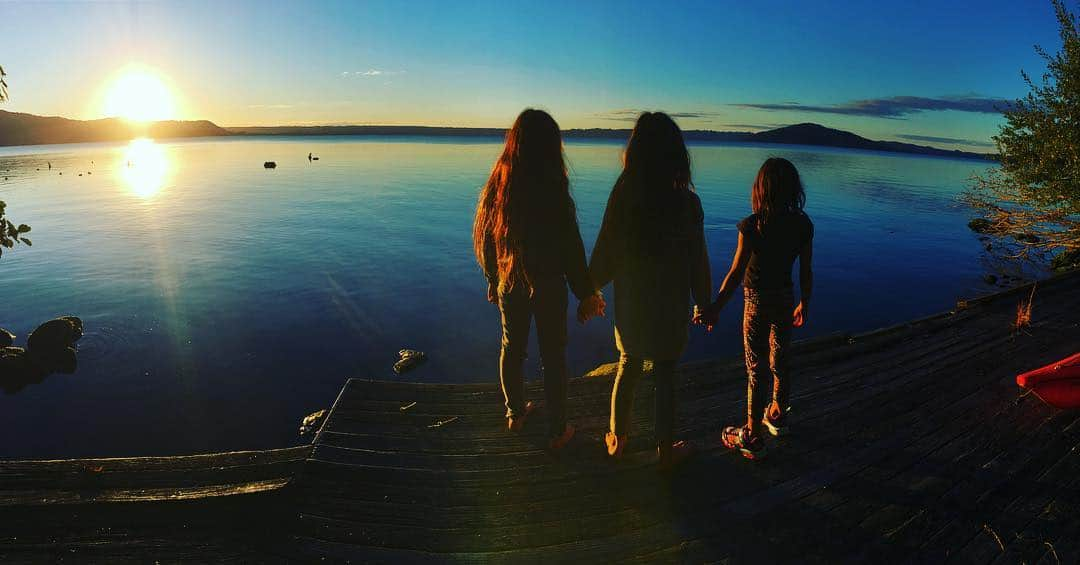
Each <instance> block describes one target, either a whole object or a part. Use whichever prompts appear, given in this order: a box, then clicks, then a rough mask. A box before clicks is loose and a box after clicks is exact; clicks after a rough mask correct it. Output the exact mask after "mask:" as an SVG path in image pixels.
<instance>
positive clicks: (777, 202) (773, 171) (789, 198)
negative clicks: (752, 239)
mask: <svg viewBox="0 0 1080 565" xmlns="http://www.w3.org/2000/svg"><path fill="white" fill-rule="evenodd" d="M750 193H751V196H750V201H751V205H752V206H753V209H754V213H755V214H757V215H758V225H757V229H758V232H760V233H762V234H764V233H765V229H766V228H767V227H768V225H769V221H770V220H772V219H774V218H776V217H777V216H778V215H779V214H782V213H785V212H796V211H801V210H802V209H803V207H804V206H806V191H805V190H803V185H802V180H801V179H800V178H799V170H798V169H796V168H795V165H793V164H791V161H788V160H787V159H784V158H782V157H770V158H768V159H766V160H765V163H764V164H762V165H761V168H760V169H758V173H757V178H755V179H754V187H753V189H752V190H751V191H750Z"/></svg>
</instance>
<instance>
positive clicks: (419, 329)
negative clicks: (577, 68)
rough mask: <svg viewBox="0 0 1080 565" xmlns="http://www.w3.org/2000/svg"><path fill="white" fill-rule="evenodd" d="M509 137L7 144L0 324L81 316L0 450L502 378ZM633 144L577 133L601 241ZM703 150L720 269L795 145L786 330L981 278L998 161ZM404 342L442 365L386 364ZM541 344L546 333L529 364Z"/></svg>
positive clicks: (588, 230) (71, 444)
mask: <svg viewBox="0 0 1080 565" xmlns="http://www.w3.org/2000/svg"><path fill="white" fill-rule="evenodd" d="M500 141H501V140H498V139H480V140H461V139H424V138H376V137H330V138H312V137H305V138H238V139H209V140H189V141H179V142H167V143H160V142H159V143H156V144H155V143H153V142H138V143H134V144H80V145H63V146H43V147H21V148H18V147H16V148H0V179H2V180H0V199H2V200H5V201H7V203H8V215H9V216H10V217H11V219H12V220H14V221H17V222H25V223H28V224H31V225H32V226H33V233H32V234H30V235H31V236H32V238H33V241H34V246H33V247H32V248H27V247H21V248H17V249H15V250H12V251H8V252H7V253H5V254H4V256H3V258H2V259H0V288H2V289H3V290H2V294H0V327H6V328H8V329H10V330H12V331H14V332H16V333H17V334H19V339H18V343H19V344H20V345H21V344H24V343H25V339H26V335H27V334H28V333H29V332H30V331H31V330H33V329H34V327H36V326H37V324H39V323H41V322H43V321H45V320H48V319H51V318H53V317H56V316H59V315H64V314H73V315H77V316H80V317H82V319H83V321H84V322H85V326H86V335H85V336H84V337H83V339H82V341H80V342H79V347H78V349H79V369H78V371H77V372H76V373H75V374H74V375H53V376H51V377H49V378H48V379H46V380H45V381H44V382H43V383H41V384H34V385H30V386H28V387H26V388H25V389H23V390H22V391H21V392H19V393H17V394H14V395H2V394H0V430H2V431H0V457H16V458H23V457H72V456H113V455H147V454H174V453H193V452H202V451H211V450H227V449H258V448H270V447H282V446H287V445H292V444H295V443H296V442H297V441H298V437H297V427H298V425H299V421H300V419H301V418H302V417H303V416H304V415H305V414H308V413H310V412H312V411H314V410H318V409H320V408H324V407H327V406H329V405H330V403H331V402H333V400H334V398H335V395H336V394H337V392H338V390H339V389H340V387H341V385H342V384H343V382H344V380H345V379H346V378H347V377H351V376H356V377H364V378H374V379H400V380H404V379H408V380H417V381H428V382H436V381H438V382H450V381H492V382H495V381H496V380H497V358H498V348H499V335H500V334H499V332H500V330H499V317H498V312H497V310H496V308H495V307H494V306H492V305H490V304H488V303H487V302H486V300H485V296H484V293H485V288H486V287H485V283H484V279H483V277H482V275H481V274H480V271H479V269H478V268H477V266H476V264H475V262H474V259H473V257H472V247H471V243H470V239H471V233H470V230H471V222H472V214H473V210H474V206H475V202H476V196H477V192H478V187H479V186H480V184H481V183H482V182H484V180H485V178H486V175H487V173H488V171H489V170H490V167H491V164H492V163H493V161H494V159H495V157H496V156H497V155H498V153H499V150H500V148H501V144H500ZM620 150H621V146H620V145H619V144H616V143H609V142H570V143H568V144H567V147H566V152H567V157H568V159H569V162H570V164H571V168H572V174H571V180H572V186H573V191H574V194H575V197H576V199H577V203H578V210H579V217H580V221H581V228H582V233H583V236H584V238H585V241H586V246H587V247H589V248H590V249H591V246H592V242H593V241H594V239H595V237H596V234H597V231H598V230H599V227H600V226H599V224H600V219H601V216H602V214H603V206H604V203H605V202H606V199H607V195H608V191H609V190H610V188H611V185H612V183H613V182H614V180H615V178H616V176H617V175H618V172H619V153H620ZM308 152H314V153H315V154H316V155H317V156H319V157H320V160H319V161H316V162H313V163H309V162H308V160H307V154H308ZM692 156H693V166H694V180H695V182H696V184H697V189H698V193H699V194H700V196H701V199H702V202H703V204H704V207H705V215H706V229H707V236H708V240H709V252H710V255H711V257H712V265H713V276H714V281H716V282H717V284H718V283H719V279H720V277H722V276H723V274H724V273H725V272H726V269H727V267H728V265H729V264H730V261H731V254H732V251H733V249H734V245H735V241H736V230H735V223H736V222H737V221H738V220H739V219H740V218H742V217H743V216H745V215H746V214H747V213H748V211H749V207H750V197H749V187H750V183H751V182H752V180H753V177H754V173H755V172H756V170H757V167H758V166H760V164H761V162H762V161H763V160H764V159H765V158H767V157H769V156H783V157H787V158H788V159H791V160H792V161H793V162H794V163H795V164H796V165H797V166H798V168H799V170H800V171H801V172H802V174H803V178H804V181H805V184H806V189H807V212H808V213H809V214H810V216H811V217H812V218H813V220H814V222H815V223H816V226H817V235H816V243H815V252H814V259H815V265H814V267H815V275H816V279H815V292H814V308H813V310H812V311H811V317H810V321H809V324H808V326H807V327H806V328H804V329H802V330H799V331H797V332H796V338H806V337H812V336H814V335H821V334H826V333H830V332H834V331H838V330H845V331H860V330H869V329H873V328H877V327H881V326H885V325H888V324H892V323H896V322H900V321H902V320H906V319H910V318H915V317H919V316H924V315H928V314H931V313H934V312H937V311H941V310H945V309H948V308H950V307H952V306H953V305H954V304H955V301H956V299H957V298H958V297H963V296H971V295H974V294H979V293H984V292H987V291H988V290H990V289H989V288H988V287H985V286H984V283H982V281H981V277H982V275H983V274H984V273H985V272H986V271H985V269H986V267H985V264H984V263H985V261H986V258H985V257H984V252H983V248H982V245H981V244H980V242H979V241H978V240H977V238H976V236H975V235H974V234H972V233H971V232H970V231H969V230H968V229H967V227H966V225H965V224H966V222H967V220H968V219H969V217H970V216H971V213H970V211H968V210H966V209H965V208H964V207H963V206H962V205H959V204H958V203H957V200H956V196H957V194H958V193H959V192H960V191H961V190H962V189H963V187H964V185H965V183H966V179H967V178H968V177H969V176H970V175H971V174H972V173H973V172H976V171H980V170H982V169H983V168H985V167H986V164H985V163H981V162H978V161H965V160H950V159H941V158H926V157H916V156H904V155H891V154H879V153H870V152H858V151H848V150H838V149H824V148H812V147H801V146H778V145H772V146H755V145H696V146H693V147H692ZM267 160H274V161H277V164H278V167H277V169H276V170H264V169H263V166H262V163H263V161H267ZM48 163H51V165H52V169H51V170H49V169H48ZM39 169H40V170H39ZM61 172H62V173H63V174H62V175H61V174H60V173H61ZM80 173H82V176H79V174H80ZM608 296H609V297H610V296H611V292H610V289H609V291H608ZM571 302H572V304H571V308H573V307H574V306H575V305H576V301H573V300H572V301H571ZM740 318H741V304H740V303H739V302H737V301H735V302H733V303H732V304H731V305H730V306H729V307H728V308H727V310H726V311H725V312H724V314H723V318H722V320H721V324H720V326H719V327H718V328H717V329H716V330H714V332H713V333H712V334H709V335H706V334H705V333H704V332H703V331H702V330H700V329H697V328H695V329H694V330H692V332H691V336H692V337H691V341H690V347H689V349H688V351H687V353H686V359H696V358H703V357H708V356H717V355H720V356H732V355H738V354H739V353H740V351H741V337H740V325H739V324H740V322H739V320H740ZM403 347H410V348H416V349H421V350H423V351H426V352H427V353H428V356H429V361H428V362H427V363H426V364H424V365H422V366H421V367H420V368H418V369H417V370H415V371H413V372H410V373H408V374H406V375H405V376H397V375H395V374H394V373H393V371H392V369H391V367H392V365H393V363H394V361H395V360H396V359H397V351H398V350H399V349H401V348H403ZM537 357H538V355H537V353H536V349H535V344H533V347H532V349H531V350H530V361H529V369H528V371H529V374H530V375H536V373H537V369H536V360H537ZM569 359H570V367H571V370H572V371H573V372H574V373H581V372H584V371H587V370H589V369H592V368H593V367H595V366H596V365H597V364H599V363H604V362H609V361H613V360H615V359H616V352H615V349H614V343H613V338H612V324H611V322H610V320H595V321H593V322H590V324H589V325H587V326H585V327H581V326H578V325H577V324H576V323H573V322H571V327H570V347H569ZM530 378H532V377H530ZM797 378H798V377H797V376H796V379H797ZM795 386H796V387H797V386H798V384H797V380H796V385H795ZM491 409H492V410H493V411H498V410H500V407H499V406H492V407H491Z"/></svg>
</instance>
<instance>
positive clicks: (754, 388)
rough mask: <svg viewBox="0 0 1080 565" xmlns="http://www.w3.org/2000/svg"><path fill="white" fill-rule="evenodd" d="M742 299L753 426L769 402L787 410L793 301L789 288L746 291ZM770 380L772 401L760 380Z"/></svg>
mask: <svg viewBox="0 0 1080 565" xmlns="http://www.w3.org/2000/svg"><path fill="white" fill-rule="evenodd" d="M743 297H744V306H743V353H744V354H745V355H746V374H747V377H748V379H747V385H746V412H747V417H748V419H749V421H751V422H755V423H756V422H760V419H761V418H762V417H763V416H764V414H765V408H766V407H767V406H768V404H769V402H770V401H775V402H776V403H777V405H779V407H780V409H781V410H783V409H785V408H786V407H787V403H788V394H789V390H790V384H791V374H790V373H789V370H788V369H789V367H788V350H789V349H790V348H791V323H792V318H791V316H792V307H793V305H794V302H795V300H794V295H793V293H792V290H791V289H790V288H788V289H781V290H766V291H757V290H754V289H749V288H746V289H743ZM766 362H767V363H768V364H766ZM769 377H771V378H772V396H771V398H770V396H769V393H768V391H767V389H765V387H764V386H763V385H764V382H763V381H762V379H767V378H769ZM754 427H755V429H756V427H757V426H756V425H755V426H754Z"/></svg>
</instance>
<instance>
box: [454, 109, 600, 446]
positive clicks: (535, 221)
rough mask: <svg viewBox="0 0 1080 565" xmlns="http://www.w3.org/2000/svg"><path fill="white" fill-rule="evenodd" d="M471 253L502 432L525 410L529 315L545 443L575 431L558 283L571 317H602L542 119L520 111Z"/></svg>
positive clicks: (486, 194) (485, 194) (518, 425)
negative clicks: (570, 295)
mask: <svg viewBox="0 0 1080 565" xmlns="http://www.w3.org/2000/svg"><path fill="white" fill-rule="evenodd" d="M473 247H474V251H475V253H476V258H477V260H478V261H479V263H480V265H481V266H482V267H483V269H484V274H485V276H486V277H487V281H488V290H487V298H488V301H489V302H492V303H494V304H498V306H499V311H500V313H501V314H502V348H501V353H500V357H499V380H500V383H501V385H502V391H503V396H504V399H505V401H506V418H507V426H508V428H509V429H510V430H511V431H514V432H519V431H521V430H522V429H523V427H524V425H525V420H526V418H527V417H528V416H529V413H530V412H531V411H532V408H533V404H532V403H531V402H528V401H526V399H525V376H524V372H523V369H524V363H525V351H526V346H527V344H528V340H529V329H530V325H531V323H532V319H533V318H535V319H536V333H537V338H538V342H539V344H540V358H541V361H542V362H543V367H544V393H545V397H546V401H547V402H546V406H545V409H546V412H547V419H548V435H549V442H548V446H549V447H550V448H551V449H560V448H562V447H564V446H565V445H566V444H567V442H569V441H570V439H571V438H572V437H573V435H574V427H573V426H572V425H571V424H569V423H568V422H567V416H566V381H567V369H566V307H567V290H566V287H567V283H569V285H570V289H571V290H572V291H573V292H574V295H576V296H577V297H578V299H579V300H580V301H581V304H580V305H579V307H578V317H579V320H581V321H584V320H585V319H587V318H588V317H591V316H592V315H594V314H599V313H602V312H603V298H602V297H600V295H599V294H598V293H597V292H596V291H595V290H594V288H595V287H594V286H593V284H592V281H591V279H590V278H589V273H588V269H587V267H586V263H585V246H584V245H583V244H582V241H581V234H580V232H579V230H578V223H577V214H576V211H575V207H574V200H573V198H572V197H571V196H570V182H569V179H568V177H567V171H566V163H565V162H564V160H563V147H562V136H561V134H560V132H559V126H558V124H556V123H555V120H554V119H552V117H551V116H550V115H548V114H547V113H546V112H543V111H540V110H533V109H527V110H525V111H524V112H522V113H521V115H519V116H518V118H517V120H516V121H515V122H514V125H513V127H511V128H510V130H509V131H508V132H507V133H506V145H505V147H504V148H503V152H502V154H501V155H500V156H499V159H498V160H497V161H496V162H495V166H494V167H493V168H492V170H491V175H490V176H489V177H488V180H487V183H485V185H484V187H483V188H482V189H481V192H480V200H479V203H478V204H477V208H476V218H475V221H474V224H473Z"/></svg>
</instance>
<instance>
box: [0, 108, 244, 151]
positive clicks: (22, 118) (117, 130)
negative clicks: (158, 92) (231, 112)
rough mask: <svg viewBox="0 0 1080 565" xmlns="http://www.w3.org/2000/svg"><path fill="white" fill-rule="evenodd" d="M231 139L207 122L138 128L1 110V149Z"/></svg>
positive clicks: (118, 121)
mask: <svg viewBox="0 0 1080 565" xmlns="http://www.w3.org/2000/svg"><path fill="white" fill-rule="evenodd" d="M213 135H229V132H227V131H225V130H224V129H222V128H220V127H218V126H216V125H214V123H213V122H209V121H206V120H198V121H165V122H152V123H149V124H142V125H140V124H134V123H132V122H128V121H125V120H121V119H118V118H105V119H101V120H69V119H67V118H58V117H53V116H35V115H33V114H21V113H16V112H6V111H4V110H0V146H2V145H43V144H51V143H81V142H85V141H122V140H128V139H133V138H135V137H152V138H169V137H204V136H213Z"/></svg>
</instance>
